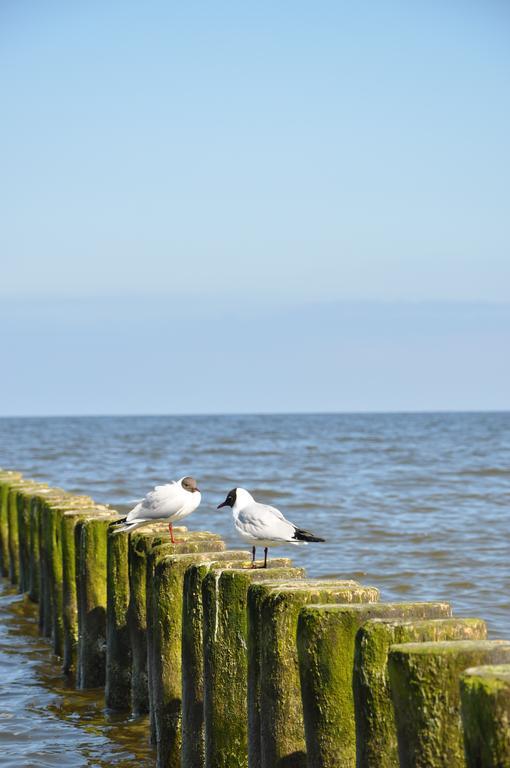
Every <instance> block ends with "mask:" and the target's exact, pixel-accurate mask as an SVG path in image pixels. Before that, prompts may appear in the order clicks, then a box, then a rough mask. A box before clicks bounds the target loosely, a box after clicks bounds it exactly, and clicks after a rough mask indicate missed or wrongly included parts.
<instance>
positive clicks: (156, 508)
mask: <svg viewBox="0 0 510 768" xmlns="http://www.w3.org/2000/svg"><path fill="white" fill-rule="evenodd" d="M184 493H185V492H184V491H183V489H182V488H181V487H180V485H178V484H177V483H167V484H166V485H157V486H156V487H155V488H154V490H153V491H150V493H148V494H147V496H146V497H145V498H144V499H143V501H142V502H141V503H140V504H137V506H136V507H135V509H133V510H132V512H130V513H129V515H128V518H127V519H128V521H130V520H134V519H144V520H158V519H162V518H165V517H170V516H171V515H174V514H175V513H176V512H177V511H178V510H179V509H180V508H181V507H182V505H183V503H184V502H185V500H186V499H185V497H184ZM133 513H135V514H134V515H133V516H131V515H132V514H133Z"/></svg>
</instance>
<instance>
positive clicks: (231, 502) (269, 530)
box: [217, 488, 324, 568]
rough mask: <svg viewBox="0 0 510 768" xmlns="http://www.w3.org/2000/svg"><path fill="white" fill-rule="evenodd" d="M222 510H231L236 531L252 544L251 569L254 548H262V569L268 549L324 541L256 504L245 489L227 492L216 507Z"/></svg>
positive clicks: (276, 512) (278, 514) (234, 489)
mask: <svg viewBox="0 0 510 768" xmlns="http://www.w3.org/2000/svg"><path fill="white" fill-rule="evenodd" d="M221 507H231V508H232V515H233V517H234V528H235V529H236V532H237V533H238V534H239V536H240V537H241V538H242V539H244V540H245V541H247V542H248V543H249V544H251V545H252V556H253V557H252V567H255V548H256V547H257V546H259V545H260V546H263V547H264V568H267V549H268V547H277V546H280V545H282V544H306V542H308V541H324V539H320V538H319V537H318V536H314V535H313V533H310V532H309V531H305V530H303V528H298V527H297V526H296V525H294V523H291V522H289V520H286V519H285V518H284V516H283V515H282V513H281V512H280V510H279V509H276V507H270V506H269V504H260V503H259V502H258V501H255V499H254V498H253V496H252V495H251V493H248V491H246V490H245V489H244V488H233V489H232V490H231V491H229V493H228V494H227V498H226V499H225V501H224V502H222V503H221V504H219V505H218V507H217V508H218V509H221Z"/></svg>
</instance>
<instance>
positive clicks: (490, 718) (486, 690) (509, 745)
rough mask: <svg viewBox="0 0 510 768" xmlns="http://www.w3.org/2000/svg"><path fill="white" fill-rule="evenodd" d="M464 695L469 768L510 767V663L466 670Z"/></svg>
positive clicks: (465, 737) (465, 748)
mask: <svg viewBox="0 0 510 768" xmlns="http://www.w3.org/2000/svg"><path fill="white" fill-rule="evenodd" d="M460 698H461V710H462V724H463V728H464V751H465V754H466V762H467V766H468V768H504V767H505V768H506V766H510V664H499V665H488V666H484V667H471V668H469V669H466V671H465V672H464V673H463V675H462V676H461V679H460Z"/></svg>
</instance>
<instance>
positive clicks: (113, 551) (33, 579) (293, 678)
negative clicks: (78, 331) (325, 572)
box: [0, 471, 510, 768]
mask: <svg viewBox="0 0 510 768" xmlns="http://www.w3.org/2000/svg"><path fill="white" fill-rule="evenodd" d="M118 517H119V515H118V514H117V513H116V512H115V511H114V510H112V509H110V508H109V507H107V506H104V505H100V504H97V503H95V502H94V501H93V499H91V498H89V497H87V496H76V495H73V494H70V493H67V492H66V491H64V490H62V489H60V488H50V487H49V486H47V485H45V484H43V483H39V482H35V481H32V480H29V479H25V478H23V477H22V475H21V474H20V473H16V472H8V471H0V571H1V573H2V575H3V576H4V577H6V578H9V579H10V581H11V582H12V584H16V585H18V588H19V591H20V592H22V593H26V594H27V596H28V598H29V599H31V600H33V601H34V602H36V603H37V604H38V606H39V629H40V632H41V634H42V635H44V636H46V637H48V638H49V640H50V641H51V644H52V648H53V651H54V653H55V654H56V656H57V657H58V658H59V659H60V660H61V664H62V668H63V671H64V672H65V673H66V674H73V675H74V680H75V683H76V685H77V686H78V687H79V688H90V687H94V688H96V687H104V689H105V706H106V707H107V708H108V709H110V710H126V711H130V712H132V713H133V714H134V715H139V714H144V713H148V714H149V716H150V738H151V741H152V743H153V744H154V746H155V747H156V754H157V765H158V766H159V768H177V767H181V766H182V768H305V767H306V766H308V768H319V766H320V768H398V766H400V768H437V767H439V766H441V768H461V767H462V766H468V768H510V725H509V719H510V712H509V710H510V642H506V641H504V640H491V641H489V640H487V634H486V626H485V623H484V622H483V621H482V620H480V619H477V618H473V619H465V618H462V619H461V618H459V619H457V618H454V617H452V612H451V608H450V606H449V604H448V603H444V602H398V603H386V602H381V601H380V600H379V592H378V590H377V589H376V588H375V587H371V586H362V585H360V584H358V583H357V582H355V581H346V580H318V579H308V578H306V576H305V573H304V571H303V569H300V568H295V567H293V566H292V564H291V562H290V561H289V560H287V559H273V560H270V561H269V563H268V565H269V567H268V568H267V569H261V568H257V569H252V568H251V567H250V554H249V553H248V552H245V551H227V550H226V549H225V546H224V543H223V542H222V540H221V539H220V537H219V536H217V535H215V534H213V533H208V532H189V531H187V529H186V528H181V529H179V530H178V538H179V541H178V543H175V544H172V543H171V542H170V537H169V533H168V529H167V526H166V524H164V523H160V524H155V525H152V526H148V527H147V528H142V529H139V530H138V531H135V532H134V533H132V534H127V533H119V534H113V532H112V530H111V524H112V522H113V521H115V520H116V519H118Z"/></svg>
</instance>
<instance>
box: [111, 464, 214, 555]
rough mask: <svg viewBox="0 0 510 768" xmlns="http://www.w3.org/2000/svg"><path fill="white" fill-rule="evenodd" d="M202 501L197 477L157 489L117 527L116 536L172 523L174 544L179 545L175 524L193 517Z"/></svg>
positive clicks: (115, 525) (171, 537) (172, 540)
mask: <svg viewBox="0 0 510 768" xmlns="http://www.w3.org/2000/svg"><path fill="white" fill-rule="evenodd" d="M201 499H202V496H201V493H200V491H199V489H198V488H197V483H196V480H195V479H194V478H193V477H189V476H188V477H181V479H180V480H177V482H172V483H166V484H165V485H157V486H156V487H155V488H154V490H152V491H150V493H148V494H147V496H145V498H144V499H142V500H141V501H139V502H138V504H137V505H136V507H133V509H132V510H131V512H130V513H129V514H128V516H127V517H124V518H123V519H122V520H118V521H116V522H115V523H114V527H115V533H121V532H125V531H128V532H129V531H134V530H136V528H141V526H142V525H148V524H149V523H156V522H158V521H159V520H168V529H169V531H170V540H171V542H172V544H175V543H176V542H175V539H174V532H173V528H172V523H175V522H177V521H178V520H183V519H184V518H185V517H187V516H188V515H191V513H192V512H194V511H195V509H197V507H198V506H199V505H200V501H201Z"/></svg>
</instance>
